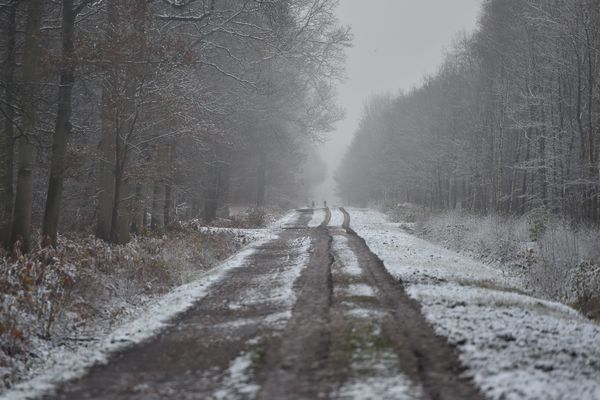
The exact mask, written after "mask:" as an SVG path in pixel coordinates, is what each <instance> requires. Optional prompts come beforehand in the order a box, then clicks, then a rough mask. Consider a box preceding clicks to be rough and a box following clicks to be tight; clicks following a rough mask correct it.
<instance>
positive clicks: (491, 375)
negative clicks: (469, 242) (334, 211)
mask: <svg viewBox="0 0 600 400" xmlns="http://www.w3.org/2000/svg"><path fill="white" fill-rule="evenodd" d="M349 211H350V214H351V219H352V220H351V226H352V228H353V229H354V230H355V231H356V232H357V233H358V234H359V235H360V236H361V237H362V238H363V239H365V241H366V242H367V244H368V246H369V247H370V249H371V251H373V252H374V253H375V254H377V256H378V257H379V258H381V260H382V261H383V262H384V264H385V267H386V269H387V270H388V271H389V272H390V274H391V275H392V276H394V277H396V278H397V279H401V280H402V282H403V283H404V285H405V287H406V289H407V292H408V294H409V295H410V296H411V297H413V298H414V299H416V300H417V301H419V302H420V303H421V306H422V309H423V313H424V315H425V317H426V318H427V320H428V321H429V322H430V323H431V324H432V325H433V327H434V328H435V329H436V332H437V333H438V334H440V335H442V336H446V337H447V338H448V341H449V342H450V343H452V344H453V345H455V346H456V348H457V350H458V351H459V353H460V358H461V361H462V362H463V363H464V364H465V365H466V366H468V367H469V368H470V371H469V372H468V373H469V374H471V375H472V376H473V378H474V381H475V382H476V383H477V384H478V385H479V387H480V388H481V390H482V392H483V393H484V394H485V395H486V396H487V397H488V398H490V399H498V400H500V399H508V400H510V399H531V400H533V399H542V398H543V399H548V400H550V399H557V400H558V399H573V400H575V399H600V362H599V361H598V360H600V349H599V348H598V346H597V343H598V341H599V340H600V326H599V325H598V324H596V323H593V322H591V321H589V320H587V319H585V318H584V317H583V316H581V315H580V314H579V313H577V312H576V311H575V310H573V309H572V308H570V307H567V306H565V305H563V304H559V303H555V302H550V301H544V300H541V299H537V298H534V297H531V296H528V295H526V294H523V293H522V292H523V290H522V288H523V286H522V284H521V282H520V281H519V280H518V279H517V278H515V277H513V276H510V275H507V274H505V273H503V272H502V271H500V270H499V269H495V268H492V267H490V266H487V265H484V264H481V263H479V262H477V261H475V260H472V259H470V258H468V257H464V256H462V255H459V254H456V253H453V252H451V251H448V250H446V249H444V248H442V247H440V246H437V245H434V244H432V243H429V242H426V241H424V240H421V239H419V238H416V237H415V236H412V235H409V234H407V233H405V232H402V231H401V230H400V229H399V228H398V224H393V223H390V222H389V221H388V220H387V218H386V216H385V215H384V214H382V213H379V212H376V211H372V210H363V209H349Z"/></svg>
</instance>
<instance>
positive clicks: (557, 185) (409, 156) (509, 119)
mask: <svg viewBox="0 0 600 400" xmlns="http://www.w3.org/2000/svg"><path fill="white" fill-rule="evenodd" d="M599 151H600V2H599V1H598V0H565V1H554V0H487V1H485V2H484V4H483V10H482V12H481V16H480V21H479V27H478V29H477V30H476V32H474V33H473V34H472V35H470V36H468V37H464V38H462V39H461V40H458V41H457V43H456V44H455V46H454V47H453V50H452V51H451V52H449V54H448V55H447V57H446V60H445V62H444V63H443V65H442V66H441V68H440V70H439V72H438V73H437V74H435V76H432V77H428V78H427V79H426V80H425V82H424V84H423V85H422V87H419V88H417V89H414V90H412V91H410V92H409V93H405V94H401V95H399V96H397V97H394V98H392V97H390V96H388V97H385V96H380V97H378V98H375V99H373V100H372V101H370V102H369V104H368V105H367V106H366V111H365V114H364V116H363V119H362V122H361V124H360V127H359V130H358V132H357V135H356V137H355V140H354V142H353V143H352V146H351V148H350V150H349V152H348V154H347V155H346V158H345V161H344V162H343V165H342V167H341V168H340V171H339V173H338V184H339V190H340V193H341V195H342V197H343V198H344V199H345V200H347V201H349V202H352V203H358V204H365V203H367V202H369V201H393V202H404V201H408V202H413V203H418V204H421V205H425V206H428V207H431V208H439V209H455V208H462V209H467V210H471V211H474V212H477V213H492V212H496V213H515V214H516V213H526V212H529V211H531V210H545V211H546V212H552V213H557V214H560V215H565V216H569V217H572V218H574V219H577V220H584V221H588V222H596V223H597V222H600V201H599V199H598V195H599V188H600V182H599V179H600V174H599V172H600V154H599Z"/></svg>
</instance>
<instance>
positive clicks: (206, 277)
mask: <svg viewBox="0 0 600 400" xmlns="http://www.w3.org/2000/svg"><path fill="white" fill-rule="evenodd" d="M297 217H298V215H297V213H296V212H290V213H288V214H286V215H285V216H284V217H283V218H282V219H280V220H279V221H278V222H277V223H275V224H273V229H272V230H271V231H267V230H261V232H260V237H261V239H260V240H258V241H256V242H253V243H252V244H251V245H250V246H248V247H246V248H245V249H243V250H242V251H240V252H239V253H237V254H235V255H233V256H232V257H230V258H229V259H228V260H226V261H225V262H223V263H221V264H220V265H219V266H217V267H215V268H213V269H212V270H210V271H208V272H206V273H205V274H202V275H200V276H199V278H198V279H197V280H196V281H194V282H191V283H188V284H186V285H182V286H180V287H178V288H176V289H174V290H173V291H171V292H170V293H168V294H167V295H165V296H164V297H162V298H160V299H157V300H155V301H152V302H151V303H150V305H149V306H148V308H147V309H146V310H145V311H143V312H142V314H141V315H140V316H139V318H137V319H136V320H133V321H130V322H126V323H124V324H123V325H121V326H120V327H119V328H117V329H116V330H114V331H113V332H112V333H111V334H109V335H108V336H106V337H104V338H102V339H100V340H99V341H98V342H97V343H93V344H90V346H88V347H81V348H79V349H78V350H75V351H74V350H73V349H67V348H64V350H58V351H53V352H52V353H50V354H48V357H47V360H45V362H44V367H43V369H42V370H41V371H40V372H39V373H37V374H36V375H34V376H33V377H32V378H31V379H29V380H27V381H24V382H21V383H19V384H17V385H15V386H14V387H13V388H12V389H10V390H8V391H7V392H5V393H3V395H2V399H5V400H22V399H32V398H37V397H40V396H42V395H43V394H45V393H48V392H51V391H52V390H53V389H54V388H55V387H56V385H58V384H60V383H62V382H66V381H68V380H72V379H76V378H79V377H81V376H83V375H84V374H85V373H86V372H87V370H88V369H89V368H90V367H91V366H93V365H95V364H102V363H106V362H107V361H108V358H109V356H110V355H111V354H112V353H114V352H116V351H119V350H121V349H123V348H125V347H127V346H130V345H132V344H135V343H140V342H142V341H144V340H147V339H149V338H151V337H152V336H154V335H156V334H157V333H158V332H160V331H161V330H162V329H164V328H165V327H167V326H168V323H169V321H170V320H171V319H173V318H174V317H175V316H177V315H178V314H180V313H182V312H184V311H186V310H187V309H189V308H190V307H191V306H192V305H193V304H195V303H196V302H197V301H198V300H200V299H201V298H203V297H205V296H206V295H207V294H208V293H209V290H210V288H211V286H212V285H213V284H214V283H215V282H218V281H219V280H220V279H222V278H223V277H224V276H225V275H226V274H227V273H228V272H230V271H231V270H233V269H235V268H239V267H242V266H243V264H244V260H245V259H246V258H247V257H249V256H250V255H252V254H253V253H254V252H255V251H256V250H257V249H258V248H259V247H260V246H262V245H264V244H266V243H267V242H269V241H270V240H273V239H274V238H276V233H277V232H276V227H282V228H283V227H284V226H285V224H286V223H290V222H291V221H294V220H296V219H297ZM286 294H287V293H286ZM286 294H283V295H286ZM279 317H281V315H280V316H278V318H277V319H279Z"/></svg>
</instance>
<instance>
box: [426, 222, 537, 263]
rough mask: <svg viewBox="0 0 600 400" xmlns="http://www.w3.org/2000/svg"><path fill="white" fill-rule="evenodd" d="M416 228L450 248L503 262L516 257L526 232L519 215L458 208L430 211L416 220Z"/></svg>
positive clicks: (491, 260)
mask: <svg viewBox="0 0 600 400" xmlns="http://www.w3.org/2000/svg"><path fill="white" fill-rule="evenodd" d="M418 232H419V234H420V235H421V236H424V237H425V238H427V239H430V240H433V241H436V242H439V243H443V244H444V245H445V246H446V247H448V248H451V249H453V250H457V251H462V252H468V253H471V254H474V255H476V256H477V257H480V258H482V259H484V260H486V261H489V262H503V263H507V262H509V263H510V262H515V263H516V262H517V261H518V259H519V258H520V257H521V252H522V248H521V247H522V243H523V241H526V236H527V233H526V227H525V224H524V223H523V221H522V220H520V219H515V218H507V217H501V216H474V215H470V214H467V213H464V212H460V211H448V212H444V213H439V214H433V215H430V216H429V217H427V218H426V219H424V220H421V221H420V222H419V223H418Z"/></svg>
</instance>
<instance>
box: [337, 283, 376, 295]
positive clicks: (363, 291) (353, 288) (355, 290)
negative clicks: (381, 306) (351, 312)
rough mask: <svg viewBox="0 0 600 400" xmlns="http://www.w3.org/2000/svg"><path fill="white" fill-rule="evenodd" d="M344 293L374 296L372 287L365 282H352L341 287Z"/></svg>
mask: <svg viewBox="0 0 600 400" xmlns="http://www.w3.org/2000/svg"><path fill="white" fill-rule="evenodd" d="M342 291H343V293H344V294H346V295H348V296H364V297H375V291H374V290H373V288H372V287H371V286H369V285H367V284H365V283H353V284H350V285H347V286H346V287H345V288H342Z"/></svg>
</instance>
